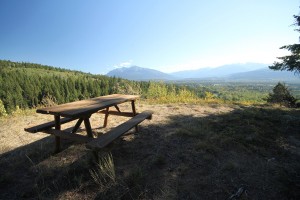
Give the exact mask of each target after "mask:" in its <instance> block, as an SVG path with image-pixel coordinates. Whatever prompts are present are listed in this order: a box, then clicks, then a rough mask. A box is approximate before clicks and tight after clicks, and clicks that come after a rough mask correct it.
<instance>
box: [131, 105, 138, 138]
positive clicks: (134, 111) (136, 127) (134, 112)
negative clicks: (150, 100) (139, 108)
mask: <svg viewBox="0 0 300 200" xmlns="http://www.w3.org/2000/svg"><path fill="white" fill-rule="evenodd" d="M131 108H132V113H133V116H135V115H136V109H135V100H131ZM138 131H139V127H138V125H136V126H135V132H138Z"/></svg>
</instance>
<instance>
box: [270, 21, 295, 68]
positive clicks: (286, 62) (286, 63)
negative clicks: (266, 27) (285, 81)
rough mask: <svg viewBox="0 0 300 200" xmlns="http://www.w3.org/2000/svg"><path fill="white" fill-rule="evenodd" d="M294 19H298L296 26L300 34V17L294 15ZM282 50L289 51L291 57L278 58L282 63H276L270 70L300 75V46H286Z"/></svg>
mask: <svg viewBox="0 0 300 200" xmlns="http://www.w3.org/2000/svg"><path fill="white" fill-rule="evenodd" d="M294 18H295V19H296V22H295V23H294V25H295V26H298V27H299V28H298V29H296V30H295V31H298V32H300V16H297V15H294ZM280 49H287V50H288V51H290V52H291V55H289V56H283V57H278V59H280V60H281V62H274V63H273V65H272V66H269V68H270V69H273V70H281V71H283V70H287V71H294V72H295V73H300V44H292V45H285V46H282V47H280Z"/></svg>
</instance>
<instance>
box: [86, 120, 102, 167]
mask: <svg viewBox="0 0 300 200" xmlns="http://www.w3.org/2000/svg"><path fill="white" fill-rule="evenodd" d="M90 117H91V116H89V117H87V118H84V119H83V121H84V126H85V129H86V132H87V135H88V137H91V138H94V136H93V132H92V127H91V123H90ZM93 155H94V158H95V160H96V163H98V161H99V157H98V152H97V151H93Z"/></svg>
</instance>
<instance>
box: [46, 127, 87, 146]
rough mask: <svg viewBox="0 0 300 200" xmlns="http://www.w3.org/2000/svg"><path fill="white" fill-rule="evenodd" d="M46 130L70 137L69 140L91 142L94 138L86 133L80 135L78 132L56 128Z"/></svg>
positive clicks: (63, 136)
mask: <svg viewBox="0 0 300 200" xmlns="http://www.w3.org/2000/svg"><path fill="white" fill-rule="evenodd" d="M44 132H45V133H48V134H52V135H55V136H58V137H61V138H64V139H68V140H71V141H74V142H81V143H86V142H90V141H91V140H93V138H91V137H87V136H84V135H78V134H74V133H70V132H67V131H61V130H56V129H49V130H46V131H44Z"/></svg>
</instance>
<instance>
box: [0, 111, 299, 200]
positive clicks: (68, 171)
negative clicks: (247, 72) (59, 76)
mask: <svg viewBox="0 0 300 200" xmlns="http://www.w3.org/2000/svg"><path fill="white" fill-rule="evenodd" d="M158 112H159V111H158ZM155 117H156V116H155V114H154V116H153V120H152V121H150V122H144V123H143V125H141V126H140V131H139V133H131V134H127V135H126V136H124V137H122V139H118V140H116V141H115V142H114V143H113V145H112V146H111V147H110V148H109V149H107V151H109V152H111V155H112V157H113V160H114V164H113V166H112V167H113V170H114V171H115V180H114V182H113V183H109V182H106V183H107V184H108V185H109V187H106V188H103V186H101V185H99V184H97V183H96V182H95V180H94V179H93V177H92V176H91V170H95V169H97V165H94V164H92V163H91V152H89V151H88V150H86V149H85V147H84V145H71V146H69V147H68V148H66V149H65V150H64V151H63V152H61V153H60V154H57V155H55V156H50V153H47V152H44V151H38V152H39V153H40V154H41V156H40V157H41V159H37V160H32V163H31V162H29V161H28V158H23V160H21V161H20V162H19V165H21V163H22V162H24V167H22V170H24V173H22V171H21V170H19V169H18V167H15V169H16V170H17V171H18V173H17V174H18V176H19V178H16V179H12V181H11V183H8V184H5V183H6V182H5V181H4V182H3V179H2V183H1V188H2V189H1V190H2V191H1V198H4V197H11V199H13V198H15V199H18V198H25V197H26V198H60V199H82V198H84V199H227V198H229V197H230V196H232V195H234V194H235V193H237V191H238V190H239V189H241V191H242V193H241V194H240V195H241V196H240V197H241V199H298V198H299V197H300V192H299V191H300V190H299V189H300V188H299V186H300V177H299V174H298V173H299V171H300V161H299V160H300V159H299V158H300V153H299V149H300V136H299V131H300V125H299V124H300V112H299V110H284V109H274V108H263V107H261V108H257V107H239V108H236V109H234V110H233V111H231V112H228V113H220V114H209V115H206V116H197V115H195V113H191V114H189V115H182V114H177V115H170V116H169V117H168V118H167V119H166V121H164V122H159V121H155ZM46 140H47V139H46ZM52 142H53V141H51V145H53V143H52ZM48 145H50V144H48ZM38 146H39V145H36V146H34V145H33V146H30V147H28V148H30V149H32V150H33V149H35V150H38V149H39V148H38ZM13 153H14V154H16V152H9V153H8V154H7V155H6V156H8V155H9V154H13ZM24 155H25V154H24ZM1 158H3V156H2V157H1ZM30 158H31V157H30ZM26 163H27V164H26ZM12 166H13V164H12ZM1 168H2V170H4V173H3V174H14V170H9V169H6V168H5V166H4V165H3V164H2V166H1ZM27 168H29V169H27ZM24 178H25V179H28V180H31V182H30V181H27V182H26V181H18V180H17V179H24ZM6 181H8V182H9V178H7V180H6ZM25 183H26V184H27V185H24V184H25ZM13 184H16V185H18V187H13V188H11V186H12V185H13ZM22 184H23V185H22ZM22 187H24V188H26V190H25V189H22ZM8 191H9V192H15V194H14V195H11V194H8ZM18 191H22V192H21V194H18Z"/></svg>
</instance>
